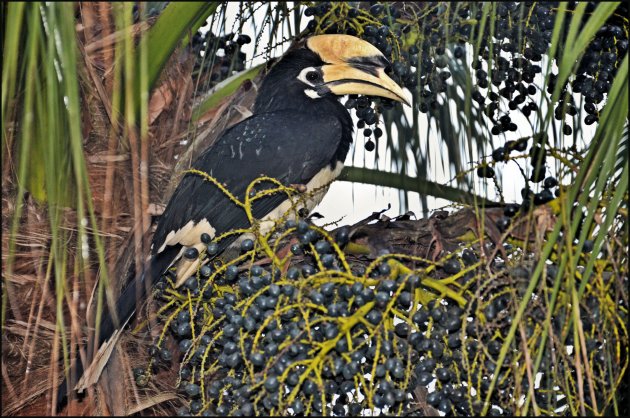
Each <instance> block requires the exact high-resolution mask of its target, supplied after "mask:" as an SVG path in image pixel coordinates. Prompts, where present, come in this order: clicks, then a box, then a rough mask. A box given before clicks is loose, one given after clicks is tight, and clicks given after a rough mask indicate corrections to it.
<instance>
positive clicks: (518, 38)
mask: <svg viewBox="0 0 630 418" xmlns="http://www.w3.org/2000/svg"><path fill="white" fill-rule="evenodd" d="M584 4H585V8H584V9H583V10H582V9H581V7H582V6H579V5H578V2H568V3H567V4H566V14H564V17H565V18H564V20H563V21H562V25H561V27H560V30H559V35H558V39H555V40H554V39H553V33H554V32H553V31H554V27H555V25H556V21H557V19H556V16H557V15H558V9H559V8H560V7H561V5H560V3H559V2H496V3H476V2H457V3H448V2H417V3H403V2H400V3H389V2H384V3H377V2H371V3H370V4H369V5H367V6H366V5H364V4H363V3H362V4H354V3H347V2H343V3H335V2H314V3H312V4H311V5H310V6H309V7H307V8H306V9H305V10H304V15H305V16H307V17H311V20H310V21H309V23H308V30H309V31H311V32H312V33H346V34H350V35H355V36H359V37H361V38H363V39H365V40H366V41H368V42H370V43H371V44H373V45H375V46H376V47H377V48H379V50H380V51H381V52H383V54H385V56H386V57H388V58H389V60H390V62H391V66H390V67H389V68H387V70H386V72H387V73H388V74H389V75H390V76H391V77H392V78H394V80H396V81H397V82H399V83H401V84H402V85H404V86H406V87H407V88H408V89H409V90H410V91H411V93H412V95H413V98H414V105H415V106H416V107H417V110H418V111H420V112H422V113H429V114H430V115H431V114H433V111H434V110H436V109H437V108H438V107H440V106H446V105H447V100H446V99H448V97H445V96H446V92H447V90H448V89H449V87H457V86H459V87H461V88H462V89H464V90H466V89H465V87H466V86H465V79H462V80H459V81H457V82H456V81H454V79H453V77H452V74H451V73H452V72H453V71H458V70H459V69H460V67H461V66H464V68H467V69H468V71H470V73H471V78H472V80H471V81H472V86H473V87H472V92H471V97H472V99H473V102H472V105H473V107H474V108H475V109H474V112H473V113H476V114H479V115H480V118H481V119H485V120H484V122H485V126H487V127H488V131H489V132H490V133H491V134H492V135H501V134H503V133H508V132H515V131H517V130H518V126H517V124H516V123H515V120H516V119H515V113H516V112H518V113H520V114H522V115H524V116H525V117H526V118H528V119H529V118H532V117H534V116H538V117H539V118H540V117H542V116H544V115H541V109H539V104H540V103H541V102H543V101H545V100H543V96H546V98H547V99H551V96H552V94H553V93H554V89H555V87H556V86H555V84H556V80H557V74H556V73H555V72H554V70H553V69H552V70H551V72H550V73H549V75H548V76H547V77H545V74H546V72H547V70H546V66H547V64H546V63H547V58H546V57H547V54H548V51H549V49H550V46H551V44H552V41H553V43H554V44H555V45H557V46H558V48H559V49H560V50H562V49H564V48H563V45H565V44H567V43H571V42H573V41H574V40H573V41H572V40H568V39H567V35H568V31H569V29H570V24H571V21H572V16H574V15H575V14H576V13H578V11H583V15H582V16H583V17H582V20H581V25H583V24H584V23H585V22H586V21H587V20H588V19H589V18H590V17H591V16H592V15H593V12H594V11H595V9H596V7H597V2H585V3H584ZM353 5H354V6H353ZM627 14H628V10H627V5H625V4H619V6H618V7H617V10H616V11H615V12H614V13H613V14H612V15H611V16H610V18H609V19H608V21H607V22H606V24H605V25H604V26H603V27H602V28H601V30H599V31H598V32H597V33H596V34H595V36H594V38H593V39H592V41H591V42H590V44H589V45H588V47H587V49H586V52H585V53H584V55H583V56H582V57H581V59H580V61H579V66H578V68H577V70H576V72H575V74H574V76H572V77H570V78H569V79H568V81H567V82H565V83H564V84H563V85H562V86H560V91H559V96H558V100H557V101H556V102H555V107H554V108H553V114H554V118H555V120H556V121H557V122H556V123H557V124H558V125H559V127H558V132H559V133H560V134H562V135H565V136H570V135H572V134H573V133H574V131H575V129H576V127H577V126H579V125H580V124H581V121H583V123H584V124H586V125H591V124H593V123H595V122H597V121H598V119H599V112H600V111H601V109H602V107H603V105H604V104H605V102H606V97H607V93H608V91H609V90H610V87H611V85H612V81H613V79H614V77H615V75H616V73H617V68H618V67H619V65H621V62H622V60H623V58H624V57H625V56H626V54H627V50H628V30H629V25H628V19H627ZM480 31H483V32H482V33H480ZM478 41H479V42H478ZM576 97H581V98H582V99H583V103H576V102H575V99H576ZM346 105H347V107H348V108H349V109H356V114H357V117H358V119H359V121H358V128H359V129H360V130H361V131H362V132H363V135H364V136H365V137H366V142H365V147H366V149H367V150H368V151H372V150H374V149H375V148H376V146H375V142H374V141H378V139H379V138H380V137H381V136H382V133H383V129H382V128H381V127H378V123H379V114H381V113H382V112H383V111H384V110H385V109H387V108H388V107H390V106H391V103H390V102H389V101H388V100H381V99H374V100H371V99H370V98H363V97H359V98H357V97H350V99H349V100H348V101H347V103H346ZM372 138H373V139H374V140H373V139H372ZM548 148H549V145H548V144H547V142H546V137H545V136H543V135H535V136H534V137H533V138H531V137H530V138H523V139H522V140H520V141H508V142H507V143H506V144H505V145H504V146H501V147H498V148H497V149H495V150H494V152H493V154H492V158H493V161H494V162H493V163H492V164H491V165H488V164H483V165H482V166H481V167H479V169H478V170H477V174H478V175H479V176H480V177H488V178H490V177H494V175H495V172H494V169H493V167H492V165H494V164H496V163H503V162H505V161H507V160H509V159H510V156H511V154H513V153H515V152H524V151H527V150H528V149H529V155H530V157H531V158H530V159H531V170H530V171H531V173H532V175H531V176H530V177H529V178H528V179H527V184H528V185H527V187H526V188H525V190H524V191H523V194H524V196H523V199H524V205H525V207H526V208H527V207H529V206H531V204H540V203H546V202H548V201H550V200H552V199H553V197H554V193H555V194H556V195H557V194H558V193H559V190H557V189H555V190H554V188H555V187H556V185H555V184H554V180H555V179H554V178H553V177H549V176H547V175H546V174H547V173H546V166H545V164H546V163H545V157H546V150H547V149H548ZM543 181H544V182H545V184H547V185H551V184H554V185H553V186H550V187H547V186H545V187H544V188H543V190H542V191H540V192H538V193H536V194H535V196H534V193H533V192H531V189H533V188H534V187H533V185H530V184H532V183H539V182H543Z"/></svg>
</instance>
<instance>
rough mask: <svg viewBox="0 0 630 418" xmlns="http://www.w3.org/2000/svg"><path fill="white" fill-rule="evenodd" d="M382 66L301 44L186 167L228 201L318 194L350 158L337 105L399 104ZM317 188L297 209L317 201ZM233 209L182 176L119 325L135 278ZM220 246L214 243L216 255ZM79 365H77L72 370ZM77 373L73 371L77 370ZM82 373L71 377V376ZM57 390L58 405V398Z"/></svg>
mask: <svg viewBox="0 0 630 418" xmlns="http://www.w3.org/2000/svg"><path fill="white" fill-rule="evenodd" d="M387 65H388V62H387V60H386V59H385V57H384V56H383V55H382V54H381V52H380V51H379V50H378V49H377V48H375V47H374V46H372V45H371V44H369V43H367V42H365V41H363V40H360V39H358V38H355V37H352V36H348V35H320V36H314V37H311V38H308V39H307V40H306V41H303V42H302V43H301V44H299V45H297V46H296V47H294V48H292V49H291V50H290V51H288V52H287V53H286V54H285V56H284V57H283V58H282V59H281V60H280V61H279V62H278V63H277V64H276V65H275V66H274V67H273V68H272V69H271V70H270V71H269V73H268V74H267V75H266V77H265V79H264V80H263V82H262V86H261V88H260V90H259V92H258V95H257V99H256V102H255V105H254V108H253V114H252V116H250V117H249V118H247V119H245V120H244V121H242V122H240V123H238V124H236V125H235V126H233V127H232V128H230V129H228V130H226V131H225V132H224V133H223V134H222V136H221V137H220V138H219V139H218V140H217V141H216V142H215V143H214V144H213V145H212V146H211V147H210V148H208V149H207V150H205V151H204V152H203V153H202V154H201V155H200V156H199V158H198V159H197V160H196V161H195V162H194V164H193V166H192V168H194V169H197V170H199V171H202V172H205V173H208V174H209V175H211V176H212V177H214V178H216V179H217V180H218V181H219V182H221V183H222V184H224V185H225V187H226V189H227V190H229V191H230V192H231V193H232V194H233V195H234V196H236V197H237V198H238V199H241V200H242V199H243V198H244V197H245V196H244V195H245V193H246V188H247V186H248V185H249V184H250V183H251V182H252V181H253V180H255V179H256V178H258V177H259V176H261V175H263V174H264V175H266V176H269V177H273V178H276V179H277V180H279V181H280V182H282V183H283V184H285V185H290V184H301V185H305V186H306V189H307V190H315V189H318V188H319V187H320V186H323V185H327V184H328V183H330V182H331V181H332V180H334V179H335V177H336V176H338V175H339V173H340V171H341V169H342V167H343V161H344V160H345V158H346V155H347V153H348V151H349V149H350V144H351V142H352V137H353V123H352V119H351V117H350V114H349V113H348V111H347V109H346V108H345V107H344V106H343V105H342V104H341V103H340V102H339V96H343V95H346V94H364V95H372V96H381V97H386V98H390V99H393V100H397V101H401V102H405V103H408V102H407V100H406V99H405V98H404V93H403V91H402V89H401V88H400V87H399V86H398V85H397V84H396V83H395V82H394V81H393V80H392V79H390V78H389V77H388V76H387V75H386V74H385V67H386V66H387ZM325 191H326V190H325V189H324V188H322V189H321V191H319V192H318V193H316V195H315V196H313V198H312V199H311V200H309V201H308V203H307V208H306V209H307V210H309V211H310V210H312V209H313V207H314V206H315V205H316V204H317V203H318V202H319V201H320V200H321V198H322V197H323V195H324V193H325ZM287 202H288V201H287V196H286V194H283V193H276V194H274V195H270V196H267V197H265V198H264V199H260V200H257V201H255V203H254V205H253V207H252V210H253V215H254V216H255V217H256V218H257V219H262V220H265V219H266V220H271V221H272V220H273V219H274V218H277V217H279V216H281V215H282V214H283V212H284V211H285V210H286V209H288V206H289V205H288V204H287ZM249 226H250V225H249V222H248V219H247V217H246V215H245V213H244V211H243V209H242V208H239V207H237V206H236V205H235V204H234V203H233V202H232V201H230V200H229V198H228V197H227V196H226V195H225V194H224V193H223V192H222V191H220V190H219V189H218V188H217V187H216V185H214V184H212V183H211V182H209V181H207V180H205V179H204V178H203V177H201V176H199V175H195V174H191V173H188V174H186V175H185V176H184V177H183V179H182V180H181V182H180V184H179V185H178V187H177V189H176V190H175V192H174V193H173V196H172V197H171V199H170V201H169V203H168V205H167V207H166V209H165V210H164V212H163V214H162V215H161V217H160V220H159V222H158V225H157V229H156V231H155V234H154V236H153V243H152V247H151V260H150V270H149V272H150V274H146V273H145V274H143V275H142V277H141V278H140V279H139V280H134V281H133V282H132V283H135V286H134V285H131V284H130V285H128V286H127V287H126V288H125V290H124V291H123V293H122V294H121V296H120V298H119V300H118V302H117V306H116V310H117V312H116V313H117V317H118V320H119V321H120V322H121V323H125V321H126V320H127V319H129V318H130V317H131V316H132V315H133V314H134V312H135V309H136V286H140V290H141V291H142V292H144V289H145V283H144V280H145V277H147V278H150V277H159V276H160V275H161V274H163V273H164V272H165V271H166V270H167V269H168V268H169V267H170V266H172V265H173V264H174V262H176V261H177V260H180V259H181V255H182V253H183V251H184V249H186V248H187V247H197V248H198V249H201V248H203V246H204V245H205V244H204V243H202V242H201V238H200V237H201V234H202V233H207V234H208V235H209V236H210V237H211V238H214V237H216V236H217V235H219V234H221V233H223V232H225V231H229V230H231V229H234V228H247V227H249ZM229 244H230V240H222V241H221V242H220V243H219V245H220V251H221V250H224V249H225V248H226V247H227V246H228V245H229ZM197 267H198V265H197V264H196V263H195V262H194V261H192V260H181V261H180V262H179V265H178V267H177V277H178V279H177V283H178V284H181V283H182V279H183V280H185V279H186V278H187V277H189V276H190V275H191V274H193V273H194V272H195V271H196V268H197ZM117 328H118V327H117V326H116V325H115V322H114V320H113V319H112V316H111V315H105V317H104V320H103V321H102V323H101V326H100V333H99V341H98V344H99V346H100V345H101V344H102V343H103V342H105V341H106V340H107V339H109V338H110V336H111V335H112V333H113V332H114V331H115V330H116V329H117ZM78 363H80V362H78ZM77 369H80V364H77ZM81 372H82V371H81V370H79V374H80V373H81ZM64 385H65V382H64V384H63V385H62V386H61V387H60V399H62V398H63V396H64V395H65V392H66V388H65V386H64Z"/></svg>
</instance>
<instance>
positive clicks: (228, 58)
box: [191, 31, 252, 86]
mask: <svg viewBox="0 0 630 418" xmlns="http://www.w3.org/2000/svg"><path fill="white" fill-rule="evenodd" d="M251 41H252V40H251V37H250V36H249V35H246V34H233V33H230V34H226V35H223V36H215V35H214V33H212V31H208V32H206V34H205V35H203V34H202V33H201V32H197V33H196V34H195V35H193V37H192V39H191V46H192V48H193V51H194V53H195V55H196V57H197V59H196V61H195V71H194V72H193V74H194V75H196V76H197V77H201V78H203V79H204V81H207V82H208V83H209V86H213V85H215V84H217V83H219V82H221V81H223V80H225V79H226V78H228V77H230V76H231V75H233V74H234V73H237V72H239V71H243V70H244V69H245V61H246V59H247V55H246V54H245V53H244V52H243V51H241V47H242V46H243V45H246V44H249V43H250V42H251ZM206 78H208V80H206Z"/></svg>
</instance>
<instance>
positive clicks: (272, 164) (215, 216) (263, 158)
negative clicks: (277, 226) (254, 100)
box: [153, 111, 342, 253]
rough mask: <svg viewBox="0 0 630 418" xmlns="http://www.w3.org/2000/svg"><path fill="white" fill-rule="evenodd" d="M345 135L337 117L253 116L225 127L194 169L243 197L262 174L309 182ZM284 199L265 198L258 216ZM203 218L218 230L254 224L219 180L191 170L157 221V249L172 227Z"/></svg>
mask: <svg viewBox="0 0 630 418" xmlns="http://www.w3.org/2000/svg"><path fill="white" fill-rule="evenodd" d="M341 138H342V126H341V123H340V121H339V120H338V119H337V118H335V117H332V116H321V117H317V115H312V114H304V113H298V112H292V111H280V112H273V113H264V114H260V115H254V116H252V117H250V118H248V119H246V120H244V121H242V122H241V123H239V124H237V125H235V126H234V127H232V128H231V129H229V130H228V131H226V132H225V133H224V134H223V136H222V137H221V138H220V139H219V140H218V141H217V142H216V143H215V145H213V146H212V147H210V148H208V149H207V150H206V151H204V153H203V154H201V155H200V156H199V158H198V159H197V160H196V161H195V163H194V164H193V166H192V168H194V169H197V170H200V171H203V172H206V173H208V174H210V175H211V176H213V177H214V178H216V179H217V180H218V181H219V182H221V183H222V184H224V185H225V186H226V188H227V189H228V190H229V191H230V192H231V193H232V194H234V195H235V196H236V197H237V198H238V199H239V200H241V201H242V200H243V199H244V196H245V191H246V188H247V186H248V185H249V184H250V182H251V181H253V180H255V179H256V178H257V177H259V176H260V175H261V174H264V175H267V176H270V177H273V178H276V179H278V180H280V181H281V182H282V183H283V184H306V183H308V181H309V180H310V179H311V178H313V176H315V175H316V174H317V173H318V172H319V171H320V170H321V169H323V168H324V167H326V165H327V164H329V163H330V162H331V160H332V159H333V157H334V155H335V152H336V151H337V148H338V146H339V144H340V142H341ZM285 199H286V196H285V195H284V194H281V193H278V194H275V195H273V196H269V197H266V198H264V199H261V200H260V201H258V202H257V203H256V205H255V206H254V208H253V209H254V215H255V216H256V217H257V218H261V217H263V216H265V215H266V214H268V213H269V212H271V211H272V210H273V209H274V208H275V207H277V206H278V205H279V204H280V203H282V201H284V200H285ZM203 219H205V220H207V221H208V222H209V223H210V225H211V226H212V227H213V228H214V229H215V230H216V234H217V235H218V234H221V233H222V232H225V231H228V230H230V229H234V228H245V227H248V226H249V224H248V221H247V217H246V215H245V212H244V211H243V210H242V209H241V208H238V207H237V206H236V205H235V204H234V203H233V202H231V201H230V200H229V199H228V198H227V197H226V196H225V194H224V193H223V192H221V191H220V190H219V189H218V188H217V187H216V186H215V185H214V184H212V183H211V182H209V181H207V180H204V179H203V178H202V177H201V176H199V175H194V174H186V176H184V178H183V179H182V181H181V183H180V184H179V186H178V187H177V189H176V190H175V192H174V193H173V196H172V197H171V200H170V201H169V203H168V205H167V207H166V209H165V210H164V213H163V214H162V216H161V219H160V221H159V223H158V226H157V229H156V232H155V234H154V237H153V251H154V253H155V252H157V251H158V250H159V249H160V248H161V247H162V246H163V244H164V242H165V240H166V238H167V236H168V234H169V233H170V232H171V231H177V230H179V229H181V228H182V227H183V226H184V225H186V224H187V223H189V222H190V221H193V222H194V223H195V224H196V223H199V222H200V221H201V220H203Z"/></svg>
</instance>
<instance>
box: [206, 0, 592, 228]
mask: <svg viewBox="0 0 630 418" xmlns="http://www.w3.org/2000/svg"><path fill="white" fill-rule="evenodd" d="M267 7H268V6H267V5H265V6H263V7H260V8H259V9H258V10H257V11H256V12H255V14H254V23H253V24H255V25H256V27H257V28H259V27H260V25H261V24H262V22H263V19H264V16H265V12H266V10H267ZM288 7H289V8H291V7H292V3H289V4H288ZM238 13H239V3H238V2H233V3H230V4H229V5H228V8H227V12H226V17H227V19H226V22H227V23H226V25H227V31H228V32H230V31H232V30H235V31H236V29H231V28H233V22H235V21H236V17H237V15H238ZM308 20H310V18H305V17H303V19H302V21H301V27H300V30H303V29H305V28H306V25H307V23H308ZM217 26H218V25H215V27H214V28H213V32H214V33H215V34H217V33H218V32H219V31H218V27H217ZM208 29H209V27H208V26H207V27H206V28H203V29H202V31H204V32H205V31H206V30H208ZM241 33H244V34H247V35H249V36H250V37H251V38H252V39H255V34H256V32H255V29H254V27H253V25H252V26H249V25H246V26H244V27H243V29H242V32H241ZM267 33H268V32H264V34H263V36H262V42H261V46H260V47H261V48H262V46H264V45H265V44H266V41H267V39H268V35H267ZM254 43H255V42H251V43H250V44H247V45H244V46H243V47H242V51H243V52H245V53H246V54H247V59H248V61H247V62H246V67H247V68H249V67H251V66H255V65H258V64H260V63H263V62H265V61H266V57H265V55H264V54H261V53H260V51H257V53H256V54H257V55H258V56H255V57H254V58H253V59H252V56H253V52H254ZM288 46H289V43H288V42H287V43H285V44H283V45H282V46H280V47H276V48H275V49H274V50H273V51H272V52H271V56H276V57H277V56H280V55H281V54H282V53H283V52H284V50H285V49H286V48H287V47H288ZM471 56H472V52H471V51H469V57H471ZM468 62H471V60H470V59H469V60H468ZM539 64H540V65H541V67H542V68H543V72H545V68H546V65H547V64H546V63H545V62H542V63H539ZM554 68H555V65H554ZM446 69H448V68H446ZM542 80H543V78H542V75H541V74H538V75H537V79H536V83H537V85H543V83H542ZM449 81H451V80H449ZM482 92H483V91H482ZM534 97H536V99H535V101H536V102H537V103H538V105H539V107H540V108H541V109H543V112H544V110H545V106H544V105H542V104H541V103H540V101H539V97H538V96H534ZM576 103H577V104H578V105H579V103H580V102H579V98H578V97H577V96H576ZM505 105H507V103H505ZM399 106H400V105H399ZM415 111H416V112H417V110H415ZM451 111H452V112H453V111H454V109H452V110H451ZM551 111H553V109H552V110H551ZM412 112H413V110H412V109H411V108H409V107H407V106H405V113H406V115H407V118H408V119H409V120H411V119H412ZM352 114H353V118H354V119H355V122H356V117H354V112H352ZM543 114H544V113H543ZM510 116H511V117H512V121H513V122H514V123H516V124H517V126H518V130H517V131H516V132H507V133H506V134H505V136H501V137H500V139H499V140H497V141H496V142H497V143H498V144H500V145H502V144H504V143H505V142H506V141H507V140H515V139H518V138H521V137H524V136H527V135H531V134H532V129H531V125H530V122H528V120H527V119H526V118H525V117H524V116H523V115H522V114H521V113H520V112H511V114H510ZM419 122H420V123H419V128H418V129H419V131H420V138H421V143H422V144H423V145H422V146H423V151H428V152H429V155H430V157H431V158H430V159H429V161H430V163H429V172H428V173H426V177H427V178H428V179H429V180H431V181H434V182H437V183H439V184H445V185H450V186H457V185H456V183H455V182H454V181H451V180H452V177H453V175H452V173H450V167H449V166H448V165H446V166H444V163H443V161H442V157H441V153H444V154H446V152H447V150H446V148H445V146H444V145H443V142H442V141H440V140H439V138H438V137H437V130H436V129H434V127H432V129H431V133H430V137H429V138H426V132H427V126H426V124H427V117H426V115H424V114H421V115H420V120H419ZM553 122H556V121H555V120H553ZM595 126H596V125H591V126H585V125H582V128H583V132H582V135H583V138H587V139H588V140H590V138H592V137H593V134H594V131H595ZM356 131H359V132H356ZM392 134H394V135H395V128H394V131H393V132H392ZM552 138H553V137H552ZM583 138H578V142H577V146H578V149H579V148H582V147H584V146H585V143H586V142H588V140H587V141H585V140H584V139H583ZM573 140H575V138H574V137H565V139H564V144H565V146H567V147H568V146H570V145H571V143H572V141H573ZM364 143H365V140H364V138H363V133H362V130H357V129H356V123H355V140H354V143H353V146H352V148H351V149H350V152H349V154H348V157H347V158H346V161H345V164H346V165H355V166H365V167H367V168H378V169H382V170H389V167H390V161H391V155H390V154H389V153H388V152H386V151H387V150H386V139H385V135H384V136H383V137H381V138H380V140H379V141H378V147H377V149H376V151H373V152H366V151H365V149H364V146H363V145H364ZM461 150H462V158H463V160H464V168H467V169H470V168H471V167H472V165H471V164H476V163H477V162H478V161H480V160H481V158H480V157H481V156H479V155H478V154H477V152H476V151H475V150H473V152H472V154H473V160H472V161H468V159H469V155H470V152H469V150H468V144H467V143H464V144H461ZM528 151H529V147H528ZM376 152H378V155H379V161H378V166H377V165H376V164H375V156H376ZM491 153H492V148H491V147H490V146H488V147H487V150H486V151H485V155H486V156H488V161H491V157H490V155H491ZM512 155H515V154H514V153H513V154H512ZM526 161H528V160H524V159H521V160H520V165H521V167H522V168H523V169H524V170H525V171H526V173H527V175H528V176H529V174H530V172H529V163H528V162H526ZM409 166H410V167H411V166H413V164H410V165H409ZM547 168H548V170H547V175H549V174H550V172H554V173H555V171H556V168H557V163H556V162H555V161H554V160H552V159H548V164H547ZM495 171H496V172H497V177H498V179H499V184H500V186H501V187H502V188H503V195H504V197H505V200H506V202H520V201H521V196H520V191H521V189H522V188H523V187H524V186H525V180H524V179H523V177H522V175H521V173H520V171H519V170H518V168H517V166H516V164H515V163H514V162H509V163H507V164H498V165H496V166H495ZM407 174H408V175H411V176H413V175H415V172H413V171H411V172H408V173H407ZM473 178H474V179H475V188H476V190H473V191H474V192H475V193H476V194H478V195H484V194H485V192H484V188H485V187H487V188H488V191H487V196H488V197H489V198H490V199H495V200H498V196H497V194H496V192H495V190H494V185H493V183H492V182H491V181H488V182H486V181H485V179H484V181H480V180H479V179H478V177H477V176H476V175H474V176H473ZM541 184H542V183H540V184H539V185H535V186H534V187H541ZM537 190H538V189H536V188H535V189H534V191H537ZM407 195H408V207H407V208H401V199H400V191H399V190H398V189H393V188H385V187H380V186H373V185H367V184H360V183H350V182H346V181H335V182H334V183H333V184H332V185H331V187H330V189H329V191H328V193H327V194H326V196H325V197H324V199H323V200H322V202H321V203H320V204H319V205H318V206H317V207H316V208H315V210H314V211H315V212H319V213H320V214H322V215H324V218H323V219H321V220H319V221H318V222H317V223H319V224H322V223H327V222H332V221H337V220H339V219H341V218H343V219H342V220H341V223H340V224H341V225H343V224H353V223H355V222H357V221H359V220H361V219H364V218H366V217H367V216H369V215H370V214H371V213H372V212H375V211H381V210H383V209H386V208H387V205H388V204H391V209H390V210H389V211H387V212H385V214H386V215H388V216H390V217H394V216H397V215H399V214H401V213H404V212H406V211H407V210H411V211H413V212H414V213H415V214H416V215H417V216H418V217H422V213H423V208H422V206H421V204H420V195H419V194H418V193H415V192H410V193H408V194H407ZM402 204H404V203H402ZM427 204H428V208H427V209H428V211H429V212H430V211H433V210H435V209H438V208H441V207H444V206H447V205H449V204H451V202H450V201H447V200H445V199H437V198H434V197H432V196H428V197H427Z"/></svg>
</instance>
